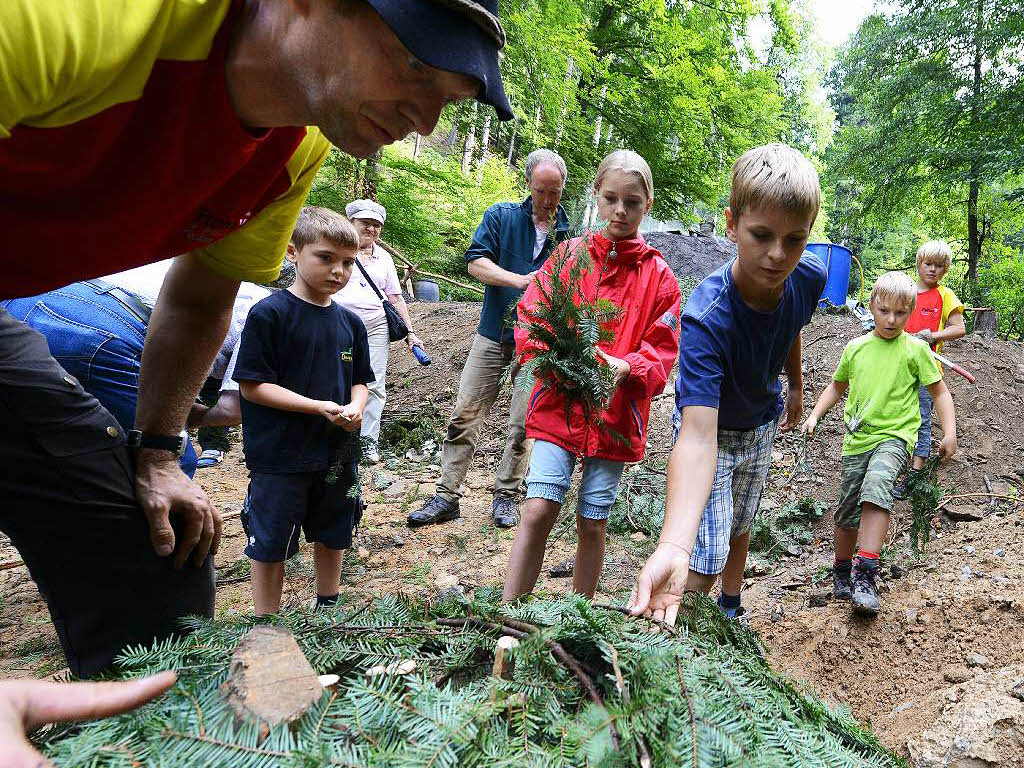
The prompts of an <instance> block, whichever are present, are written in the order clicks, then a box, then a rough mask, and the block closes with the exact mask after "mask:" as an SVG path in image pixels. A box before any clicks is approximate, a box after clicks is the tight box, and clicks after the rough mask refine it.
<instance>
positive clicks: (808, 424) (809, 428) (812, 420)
mask: <svg viewBox="0 0 1024 768" xmlns="http://www.w3.org/2000/svg"><path fill="white" fill-rule="evenodd" d="M817 426H818V417H817V416H815V415H814V414H813V413H812V414H811V415H810V416H808V417H807V421H805V422H804V424H803V426H802V427H800V431H801V432H803V433H804V434H805V435H807V436H808V437H814V428H815V427H817Z"/></svg>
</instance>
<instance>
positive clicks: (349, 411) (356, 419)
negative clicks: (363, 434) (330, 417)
mask: <svg viewBox="0 0 1024 768" xmlns="http://www.w3.org/2000/svg"><path fill="white" fill-rule="evenodd" d="M334 423H335V424H337V425H338V426H339V427H341V428H342V429H344V430H345V431H346V432H355V431H356V430H357V429H359V427H360V426H362V423H363V411H362V409H361V408H358V407H357V406H355V405H352V404H351V403H349V404H348V405H346V406H343V407H342V409H341V413H339V414H338V417H337V418H336V419H335V420H334Z"/></svg>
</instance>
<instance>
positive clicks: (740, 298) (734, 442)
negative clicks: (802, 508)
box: [632, 144, 827, 622]
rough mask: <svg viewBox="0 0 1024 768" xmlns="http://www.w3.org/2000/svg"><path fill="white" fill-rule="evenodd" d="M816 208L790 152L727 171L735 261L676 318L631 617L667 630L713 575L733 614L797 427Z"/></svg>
mask: <svg viewBox="0 0 1024 768" xmlns="http://www.w3.org/2000/svg"><path fill="white" fill-rule="evenodd" d="M820 205H821V188H820V186H819V183H818V174H817V172H816V171H815V170H814V167H813V166H812V165H811V164H810V162H808V160H807V159H806V158H805V157H804V156H803V155H802V154H800V153H799V152H798V151H796V150H795V149H792V148H791V147H788V146H785V145H783V144H769V145H767V146H763V147H757V148H756V149H752V150H750V151H749V152H747V153H746V154H744V155H743V156H742V157H741V158H740V159H739V160H737V161H736V164H735V165H734V166H733V169H732V192H731V195H730V199H729V207H728V208H727V209H726V210H725V221H726V228H727V231H728V235H729V238H730V239H731V240H733V241H734V242H735V243H736V250H737V257H736V258H735V259H733V260H732V261H731V262H729V263H728V264H725V265H724V266H722V267H721V268H719V269H718V270H717V271H715V272H713V273H712V274H711V275H709V276H708V277H707V278H705V279H704V281H703V282H701V284H700V285H698V286H697V289H696V290H695V291H694V292H693V294H692V295H691V296H690V299H689V301H687V303H686V306H685V307H684V309H683V314H682V318H681V339H680V349H679V374H678V377H677V378H676V414H675V417H674V422H675V425H676V434H677V439H676V442H675V446H674V448H673V450H672V454H671V457H670V459H669V467H668V490H667V495H666V505H665V524H664V527H663V528H662V532H661V537H660V539H659V544H658V547H657V549H656V550H655V551H654V553H653V554H652V555H651V557H650V558H649V559H648V561H647V563H646V565H645V566H644V568H643V569H642V570H641V572H640V576H639V579H638V581H637V586H636V589H635V590H634V597H633V600H632V603H633V606H632V610H633V612H634V613H641V612H646V613H648V614H653V615H654V616H655V617H656V618H659V619H662V618H663V619H664V620H666V621H669V622H672V621H674V620H675V616H676V612H677V611H678V606H679V598H680V597H681V596H682V593H683V590H684V589H690V590H699V591H701V592H704V593H709V592H710V591H711V588H712V587H713V586H714V583H715V581H716V580H717V578H718V576H719V575H721V577H722V594H721V597H720V598H719V605H720V606H721V607H722V610H723V612H725V613H726V615H728V616H730V617H735V616H737V615H739V614H740V613H741V612H742V609H741V608H740V589H741V587H742V584H743V569H744V566H745V563H746V557H747V548H748V545H749V541H750V530H751V527H752V525H753V522H754V515H755V514H756V512H757V509H758V506H759V505H760V501H761V492H762V490H763V489H764V483H765V479H766V478H767V475H768V467H769V465H770V463H771V454H772V444H773V441H774V439H775V434H776V432H777V431H778V430H779V429H782V430H783V431H788V430H790V429H793V428H794V427H796V426H798V425H799V422H800V416H801V413H802V410H803V379H802V376H801V370H800V364H801V344H800V332H801V329H802V328H803V326H805V325H806V324H807V323H808V322H810V320H811V315H812V314H813V313H814V309H815V306H816V305H817V302H818V299H819V298H820V296H821V292H822V290H823V289H824V287H825V281H826V278H827V273H826V270H825V267H824V265H823V264H822V263H821V261H819V260H818V258H817V257H815V256H813V255H812V254H810V253H805V251H804V247H805V246H806V245H807V239H808V237H809V236H810V232H811V227H813V226H814V221H815V219H816V218H817V215H818V209H819V207H820ZM783 370H785V373H786V377H787V379H788V380H789V388H788V392H787V396H786V401H785V409H784V408H783V400H782V396H781V390H782V386H781V384H780V382H779V375H780V373H782V371H783ZM783 410H785V414H784V415H783ZM780 417H781V421H780Z"/></svg>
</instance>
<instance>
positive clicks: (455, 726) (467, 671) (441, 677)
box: [42, 588, 901, 768]
mask: <svg viewBox="0 0 1024 768" xmlns="http://www.w3.org/2000/svg"><path fill="white" fill-rule="evenodd" d="M498 598H499V593H498V591H497V590H496V589H491V588H487V589H482V590H478V591H477V592H476V594H475V596H473V597H471V598H464V597H463V596H461V595H458V594H448V595H446V596H445V597H443V598H442V599H441V600H440V601H439V602H436V603H433V604H430V603H425V602H415V601H412V600H408V599H405V598H402V597H393V596H392V597H385V598H381V599H379V600H376V601H374V602H372V603H367V604H363V605H361V606H358V607H339V608H336V609H332V610H325V611H320V612H316V613H296V614H291V615H285V616H281V617H278V618H275V619H274V621H275V622H277V623H279V624H282V625H285V626H287V627H288V628H290V629H291V630H292V632H293V633H294V635H295V637H296V639H297V641H298V643H299V645H300V647H301V648H302V650H303V652H304V653H305V655H306V656H307V658H308V659H309V661H310V662H311V664H312V666H313V667H314V669H315V670H316V672H317V673H318V674H327V673H334V674H337V675H340V677H341V680H340V682H339V683H338V684H337V685H336V686H333V687H332V688H329V689H325V690H324V692H323V694H322V696H321V698H320V700H319V701H318V702H317V703H316V704H314V705H313V706H312V707H311V708H310V709H308V710H307V711H306V712H305V713H304V714H303V715H302V716H301V717H300V718H299V719H298V720H297V721H295V722H294V723H292V724H291V726H288V725H278V726H274V727H272V728H271V729H270V730H269V732H268V731H267V730H266V729H263V730H262V731H261V728H260V727H259V725H258V724H251V725H246V724H237V723H236V722H235V719H234V715H233V713H232V711H231V709H230V707H229V705H228V704H227V703H226V701H225V698H224V694H223V693H222V692H221V690H220V689H219V686H220V684H221V683H222V682H223V681H224V680H225V678H226V676H227V670H228V661H229V657H230V655H231V653H232V650H233V649H234V648H235V646H236V645H237V643H238V642H239V639H240V638H241V637H242V636H243V635H244V634H245V633H246V632H247V631H248V630H249V629H250V628H251V627H252V626H253V623H254V621H253V619H251V618H244V617H234V618H224V619H220V620H217V621H214V622H205V621H198V620H196V621H193V622H192V623H191V629H192V630H194V631H193V632H192V633H191V634H190V635H188V636H186V637H183V638H180V639H176V640H173V641H167V642H162V643H159V644H157V645H155V646H153V647H151V648H137V649H133V650H131V651H130V652H128V653H126V654H125V655H124V656H123V657H122V658H121V659H120V661H119V664H120V671H121V672H120V674H121V676H122V677H133V676H138V675H142V674H146V673H149V672H153V671H156V670H160V669H167V668H174V669H177V670H179V674H180V679H179V683H178V684H177V686H176V687H175V688H174V689H172V690H171V692H169V693H168V694H167V695H165V696H164V697H162V698H161V699H160V700H158V701H155V702H153V703H151V704H149V705H147V706H145V707H143V708H142V709H140V710H137V711H135V712H132V713H128V714H125V715H121V716H119V717H115V718H110V719H107V720H102V721H99V722H95V723H91V724H88V725H86V726H84V727H79V728H78V729H74V728H72V727H70V726H69V727H62V728H58V729H56V730H55V731H52V732H50V733H48V734H47V735H46V737H45V738H44V739H43V740H42V742H43V743H42V746H43V748H44V750H45V752H46V754H47V755H48V756H49V757H50V758H51V759H52V760H53V761H54V762H55V763H56V764H57V765H58V766H90V767H92V768H100V767H107V766H110V767H114V766H117V768H130V767H134V766H140V765H144V766H161V767H162V768H186V767H187V768H192V767H193V766H201V765H202V766H206V765H209V766H231V767H232V768H271V767H273V768H281V767H285V768H299V767H300V766H304V767H305V766H308V767H310V768H311V767H312V766H350V767H352V768H362V767H363V766H365V767H367V768H369V767H370V766H372V767H373V768H406V767H407V768H413V767H415V768H423V766H433V768H455V766H467V767H473V766H481V767H483V766H494V767H497V766H507V767H508V768H512V767H513V766H515V767H516V768H519V767H520V766H550V767H551V768H568V767H571V766H595V767H596V766H666V767H667V766H673V767H675V766H691V767H693V768H697V766H708V767H710V766H745V767H753V766H766V767H767V766H820V767H821V768H844V767H845V768H853V767H854V766H857V767H860V768H867V767H868V766H875V767H877V766H893V767H894V768H895V766H898V765H901V763H900V761H899V760H898V759H896V758H895V757H894V756H893V755H892V754H891V753H889V752H887V751H886V750H884V749H883V748H882V747H881V746H880V745H879V743H878V742H877V740H876V739H875V738H874V736H872V735H871V734H870V733H868V732H867V731H865V730H864V729H862V728H861V727H860V726H859V725H858V724H857V723H856V722H854V720H853V719H851V717H850V716H849V715H848V714H845V713H842V712H837V711H833V710H831V709H829V708H828V707H826V706H825V705H824V704H822V703H820V702H819V701H817V700H815V699H813V698H810V697H809V696H807V695H805V694H804V693H802V692H801V691H799V690H798V689H797V688H796V687H795V686H794V685H793V684H792V683H790V682H789V681H787V680H785V679H784V678H781V677H779V676H778V675H776V674H775V673H774V672H773V671H772V670H771V668H770V667H769V666H768V664H767V663H766V662H765V660H764V658H763V657H762V655H761V652H760V645H759V643H758V640H757V637H756V635H754V634H753V633H752V632H751V631H750V630H749V629H746V628H745V627H743V626H742V625H740V624H738V623H737V622H734V621H729V620H727V619H725V618H724V617H723V616H722V614H721V612H720V611H719V610H718V608H717V607H716V606H715V605H714V604H713V603H712V602H711V601H710V600H708V599H707V598H705V597H696V596H687V598H686V604H685V605H684V607H683V610H682V611H681V612H680V626H679V627H678V628H676V629H672V628H666V627H661V628H660V629H661V631H656V630H657V629H659V628H658V627H656V626H654V623H653V622H651V621H649V620H646V619H632V618H628V617H626V616H624V615H623V614H622V613H621V612H620V609H616V608H613V607H611V606H600V605H592V604H590V603H589V602H587V601H586V600H584V599H582V598H578V597H572V598H566V599H562V600H557V601H540V600H527V601H524V602H520V603H518V604H514V605H501V604H500V603H498ZM502 635H512V636H514V637H517V638H519V640H520V645H519V646H518V647H517V648H515V649H513V650H512V651H511V654H512V663H513V666H512V669H511V672H510V673H508V674H507V675H506V677H505V678H502V677H494V676H492V664H493V661H494V654H495V642H496V640H497V638H498V637H499V636H502ZM409 659H413V660H415V662H416V665H415V671H414V672H412V673H411V674H378V675H376V676H370V675H367V671H368V670H370V668H371V667H373V666H374V665H389V664H390V665H394V664H395V662H402V661H407V660H409ZM408 666H409V665H406V667H408Z"/></svg>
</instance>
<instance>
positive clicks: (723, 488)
mask: <svg viewBox="0 0 1024 768" xmlns="http://www.w3.org/2000/svg"><path fill="white" fill-rule="evenodd" d="M778 428H779V423H778V422H777V421H771V422H769V423H767V424H764V425H762V426H760V427H757V429H750V430H744V431H739V430H731V429H720V430H718V458H717V461H716V463H715V480H714V483H713V485H712V486H711V495H710V496H709V497H708V503H707V505H706V506H705V507H704V514H703V515H701V518H700V527H699V528H698V529H697V540H696V541H695V542H694V545H693V554H692V555H691V556H690V570H691V571H696V572H697V573H702V574H704V575H706V576H710V575H714V574H719V573H721V572H722V569H723V568H725V561H726V560H727V559H728V557H729V543H730V542H731V541H732V540H733V539H735V538H737V537H738V536H742V535H744V534H745V533H749V532H750V529H751V527H752V526H753V525H754V516H755V515H756V514H757V509H758V507H760V506H761V492H762V491H764V482H765V480H766V479H767V477H768V468H769V466H771V463H772V445H773V444H774V442H775V433H776V432H777V431H778Z"/></svg>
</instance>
